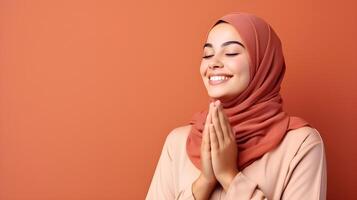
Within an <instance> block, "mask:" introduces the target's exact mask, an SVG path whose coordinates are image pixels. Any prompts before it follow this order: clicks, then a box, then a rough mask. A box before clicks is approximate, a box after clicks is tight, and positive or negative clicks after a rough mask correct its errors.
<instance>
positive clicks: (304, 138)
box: [284, 126, 323, 146]
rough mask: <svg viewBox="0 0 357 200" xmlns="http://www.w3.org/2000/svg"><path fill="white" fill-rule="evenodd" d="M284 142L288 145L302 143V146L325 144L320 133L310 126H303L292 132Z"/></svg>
mask: <svg viewBox="0 0 357 200" xmlns="http://www.w3.org/2000/svg"><path fill="white" fill-rule="evenodd" d="M284 140H286V141H287V143H295V142H296V141H300V142H301V145H304V146H306V145H312V144H318V143H321V144H323V139H322V137H321V134H320V133H319V131H318V130H317V129H315V128H313V127H310V126H303V127H300V128H297V129H293V130H290V131H289V132H288V133H287V134H286V136H285V138H284Z"/></svg>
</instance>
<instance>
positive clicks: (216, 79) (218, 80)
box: [208, 76, 233, 85]
mask: <svg viewBox="0 0 357 200" xmlns="http://www.w3.org/2000/svg"><path fill="white" fill-rule="evenodd" d="M232 77H233V76H212V77H209V79H208V83H209V84H210V85H219V84H222V83H225V82H227V81H228V80H229V79H231V78H232Z"/></svg>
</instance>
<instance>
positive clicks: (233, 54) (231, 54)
mask: <svg viewBox="0 0 357 200" xmlns="http://www.w3.org/2000/svg"><path fill="white" fill-rule="evenodd" d="M238 54H239V53H226V56H236V55H238ZM212 56H213V55H208V56H203V57H202V58H210V57H212Z"/></svg>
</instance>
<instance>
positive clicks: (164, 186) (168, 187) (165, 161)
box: [145, 132, 194, 200]
mask: <svg viewBox="0 0 357 200" xmlns="http://www.w3.org/2000/svg"><path fill="white" fill-rule="evenodd" d="M172 137H173V132H171V133H170V134H169V135H168V136H167V137H166V140H165V143H164V145H163V148H162V151H161V155H160V158H159V161H158V163H157V166H156V169H155V172H154V175H153V178H152V180H151V184H150V187H149V190H148V193H147V195H146V198H145V199H146V200H158V199H165V200H194V196H193V193H192V185H191V184H189V185H187V186H186V187H185V188H183V189H182V190H180V191H177V189H175V181H174V180H175V179H176V178H175V177H174V173H173V156H172V152H171V151H170V148H171V144H172V142H171V141H172Z"/></svg>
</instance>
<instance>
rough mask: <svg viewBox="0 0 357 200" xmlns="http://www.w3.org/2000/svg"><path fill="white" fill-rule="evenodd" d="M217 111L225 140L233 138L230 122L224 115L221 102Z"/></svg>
mask: <svg viewBox="0 0 357 200" xmlns="http://www.w3.org/2000/svg"><path fill="white" fill-rule="evenodd" d="M217 111H218V118H219V122H220V125H221V129H222V134H223V138H224V140H231V139H232V137H231V136H230V132H229V126H228V125H229V124H228V123H227V122H226V118H225V116H224V113H223V110H222V105H221V104H219V105H218V109H217ZM227 124H228V125H227Z"/></svg>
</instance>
